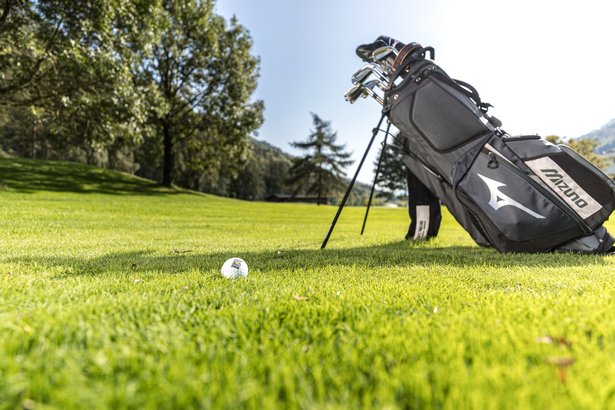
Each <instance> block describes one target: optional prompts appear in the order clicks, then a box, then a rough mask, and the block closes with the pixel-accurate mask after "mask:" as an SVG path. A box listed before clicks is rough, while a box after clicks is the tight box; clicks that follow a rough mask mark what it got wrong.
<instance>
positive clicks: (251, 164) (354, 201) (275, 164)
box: [239, 138, 381, 206]
mask: <svg viewBox="0 0 615 410" xmlns="http://www.w3.org/2000/svg"><path fill="white" fill-rule="evenodd" d="M251 143H252V151H253V152H254V157H253V158H251V159H250V160H248V164H246V167H245V170H244V171H242V173H241V175H240V177H239V179H242V180H243V181H248V180H249V179H250V178H251V176H254V174H255V173H256V172H264V173H265V174H264V176H263V178H262V180H263V181H264V182H265V187H264V189H263V190H262V191H261V192H263V194H261V195H255V197H254V199H261V200H262V199H265V198H266V197H267V196H269V195H273V194H290V193H291V192H289V191H288V190H287V189H286V188H285V187H284V179H285V176H286V175H287V174H288V169H289V168H290V166H291V165H292V163H293V161H294V160H295V158H296V157H295V156H293V155H291V154H289V153H287V152H285V151H284V150H282V149H281V148H278V147H276V146H275V145H272V144H270V143H268V142H266V141H260V140H257V139H255V138H252V139H251ZM258 164H260V165H258ZM370 165H371V164H366V165H364V166H370ZM356 166H357V164H356V163H355V164H353V165H352V166H350V167H349V168H348V169H347V170H346V173H347V175H348V176H352V174H353V173H354V172H355V169H356ZM260 170H264V171H260ZM349 183H350V179H347V180H346V185H347V184H349ZM253 188H254V187H253V185H252V186H250V187H246V191H249V190H251V189H253ZM370 190H371V185H369V184H365V183H362V182H359V181H357V182H356V183H355V186H354V188H353V190H352V195H351V196H350V198H349V200H348V205H351V206H352V205H364V204H366V203H367V200H368V198H369V193H370ZM339 197H340V198H339V199H341V195H339ZM240 198H243V199H251V198H249V197H242V196H240ZM377 202H381V201H379V200H377Z"/></svg>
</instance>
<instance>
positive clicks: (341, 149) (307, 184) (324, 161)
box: [288, 113, 354, 204]
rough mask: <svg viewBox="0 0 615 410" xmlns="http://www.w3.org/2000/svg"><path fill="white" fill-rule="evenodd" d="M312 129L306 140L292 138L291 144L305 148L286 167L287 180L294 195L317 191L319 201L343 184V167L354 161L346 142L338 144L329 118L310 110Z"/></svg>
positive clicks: (315, 193) (342, 186)
mask: <svg viewBox="0 0 615 410" xmlns="http://www.w3.org/2000/svg"><path fill="white" fill-rule="evenodd" d="M312 122H313V124H314V130H312V131H311V134H310V135H309V136H308V139H307V141H305V142H291V143H290V145H291V146H292V147H294V148H298V149H301V150H303V151H307V152H308V153H307V154H306V155H305V156H304V157H301V158H297V159H295V161H294V162H293V165H292V167H291V168H290V170H289V179H288V184H289V185H290V186H291V187H293V188H294V192H295V195H296V194H298V193H299V192H304V193H306V194H310V195H316V196H317V198H318V202H317V203H318V204H320V203H322V202H324V200H325V198H326V196H328V195H331V194H334V193H335V192H337V191H339V190H340V189H343V188H344V186H345V180H344V177H345V175H346V174H345V172H344V171H343V169H344V168H346V167H348V166H349V165H352V163H353V162H354V161H353V160H351V159H350V156H351V153H349V152H346V151H345V149H346V146H345V145H337V144H336V143H335V142H336V140H337V132H335V131H333V130H332V129H331V122H330V121H324V120H322V119H321V118H320V117H319V116H318V115H316V114H314V113H312Z"/></svg>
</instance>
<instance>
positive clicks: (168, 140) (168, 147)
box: [162, 121, 175, 186]
mask: <svg viewBox="0 0 615 410" xmlns="http://www.w3.org/2000/svg"><path fill="white" fill-rule="evenodd" d="M162 135H163V138H164V139H163V146H164V159H163V164H162V184H163V185H166V186H171V184H172V183H173V169H174V168H175V152H174V149H173V148H174V147H173V138H172V136H171V125H170V124H169V122H168V121H164V122H163V124H162Z"/></svg>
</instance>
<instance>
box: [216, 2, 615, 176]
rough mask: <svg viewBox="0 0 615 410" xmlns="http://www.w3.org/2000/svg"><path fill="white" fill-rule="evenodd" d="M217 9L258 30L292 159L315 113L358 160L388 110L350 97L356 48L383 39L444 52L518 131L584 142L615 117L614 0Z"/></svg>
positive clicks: (455, 70) (442, 58)
mask: <svg viewBox="0 0 615 410" xmlns="http://www.w3.org/2000/svg"><path fill="white" fill-rule="evenodd" d="M216 10H217V13H218V14H221V15H223V16H225V17H227V18H229V17H231V16H232V15H235V16H236V17H237V18H238V20H239V22H240V23H241V24H243V25H244V26H245V27H246V28H247V29H248V30H249V31H250V34H251V36H252V39H253V40H254V48H253V54H255V55H257V56H259V57H260V59H261V65H260V68H261V69H260V72H261V77H260V80H259V85H258V88H257V91H256V94H255V98H258V99H262V100H264V102H265V123H264V125H263V127H262V128H261V129H260V130H259V135H258V138H259V139H261V140H264V141H267V142H270V143H272V144H273V145H276V146H278V147H280V148H282V149H284V150H285V151H287V152H291V153H295V154H296V153H297V152H294V151H293V149H292V148H291V147H290V146H289V145H288V143H289V142H291V141H298V140H305V139H306V137H307V136H308V134H309V132H310V129H311V127H312V124H311V116H310V112H314V113H316V114H318V115H319V116H321V117H322V118H323V119H325V120H329V121H331V123H332V127H333V129H334V130H336V131H337V133H338V141H339V142H340V143H345V144H346V145H347V147H348V148H349V150H351V151H353V152H354V158H355V159H356V160H357V161H358V159H359V158H360V156H361V155H362V154H363V152H364V150H365V147H366V146H367V143H368V141H369V138H370V136H371V129H372V128H373V127H374V126H375V124H376V122H377V120H378V118H379V113H380V109H379V106H378V105H377V104H376V102H375V101H373V100H371V99H367V100H359V101H357V102H356V103H355V104H352V105H351V104H349V103H347V102H346V101H344V98H343V94H344V92H345V91H346V89H348V87H350V85H351V83H350V76H351V75H352V74H353V73H354V72H355V71H356V70H357V69H358V68H359V67H360V66H361V65H362V64H361V61H360V60H359V59H358V57H356V56H355V53H354V50H355V47H356V46H357V45H358V44H361V43H365V42H370V41H372V40H374V39H375V38H376V37H377V36H378V35H381V34H386V35H390V36H392V37H395V38H398V39H399V40H401V41H404V42H410V41H417V42H419V43H421V44H423V45H431V46H433V47H435V49H436V62H437V63H439V64H440V65H441V66H442V67H443V68H444V69H445V70H446V71H447V72H448V73H449V75H451V76H452V77H454V78H458V79H462V80H464V81H466V82H469V83H471V84H472V85H474V86H475V87H476V88H477V89H478V91H479V92H480V94H481V97H482V98H483V99H484V100H486V101H488V102H490V103H492V104H493V105H494V106H495V109H494V110H493V113H494V114H495V115H496V116H497V117H498V118H500V119H501V120H502V122H503V123H504V126H503V128H504V129H505V130H506V131H508V132H509V133H511V134H525V133H528V134H529V133H538V134H541V135H543V136H544V135H549V134H556V135H560V136H569V137H577V136H580V135H583V134H585V133H587V132H589V131H592V130H593V129H596V128H599V127H600V126H602V125H603V124H605V123H606V122H608V121H609V120H611V119H612V118H615V102H614V101H613V100H614V99H615V76H614V75H613V74H614V73H615V56H614V52H613V49H614V47H613V44H612V41H613V40H614V39H615V20H614V18H615V2H612V1H609V0H585V1H583V2H579V1H567V0H560V1H553V0H533V1H531V0H516V1H502V0H491V1H489V0H466V1H454V0H432V1H418V0H406V1H402V0H380V1H367V0H354V1H350V0H329V1H325V0H311V1H293V0H218V2H217V6H216ZM375 154H376V149H373V152H372V155H371V156H370V160H371V161H373V159H374V157H375ZM371 171H372V166H371V164H366V166H365V170H364V171H363V172H362V173H361V174H360V177H359V179H360V180H362V181H365V182H369V181H370V180H371V177H372V176H371ZM353 172H354V166H353V167H351V168H350V169H349V170H348V174H349V175H351V174H352V173H353Z"/></svg>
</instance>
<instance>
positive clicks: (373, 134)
mask: <svg viewBox="0 0 615 410" xmlns="http://www.w3.org/2000/svg"><path fill="white" fill-rule="evenodd" d="M384 117H386V114H382V117H380V121H378V125H376V128H374V129H373V131H372V138H371V139H370V140H369V144H367V149H366V150H365V153H364V154H363V158H361V162H359V166H358V167H357V170H356V172H355V173H354V176H353V177H352V180H351V181H350V184H348V189H346V194H344V198H343V199H342V202H341V203H340V206H339V207H338V208H337V213H336V214H335V217H334V218H333V221H332V222H331V227H330V228H329V232H327V236H325V240H324V241H323V242H322V245H321V246H320V249H325V247H326V246H327V242H329V238H330V237H331V234H332V233H333V229H334V228H335V224H337V220H338V218H339V217H340V214H341V213H342V209H344V205H346V201H347V200H348V196H349V195H350V191H352V187H353V186H354V183H355V181H356V180H357V176H358V175H359V171H361V167H363V163H364V162H365V158H366V157H367V154H368V153H369V150H370V149H371V147H372V144H373V143H374V139H376V135H378V131H380V125H381V124H382V121H383V120H384Z"/></svg>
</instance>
